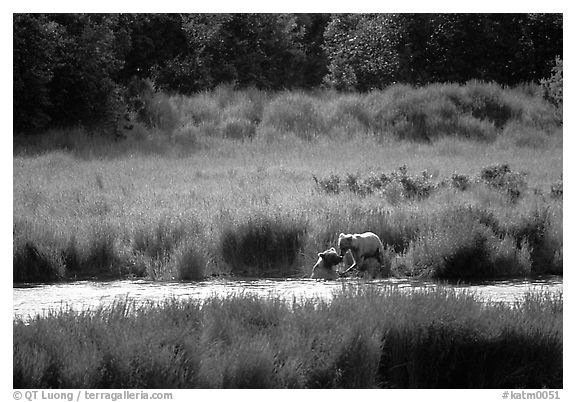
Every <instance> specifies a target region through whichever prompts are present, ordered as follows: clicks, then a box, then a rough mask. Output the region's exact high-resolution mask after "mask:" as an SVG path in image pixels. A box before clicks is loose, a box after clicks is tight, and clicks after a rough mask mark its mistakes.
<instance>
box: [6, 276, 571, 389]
mask: <svg viewBox="0 0 576 402" xmlns="http://www.w3.org/2000/svg"><path fill="white" fill-rule="evenodd" d="M562 317H563V314H562V294H561V293H560V294H550V293H544V292H539V293H533V292H531V293H529V294H528V295H527V296H526V298H525V299H523V300H518V301H517V302H516V303H514V305H513V306H509V305H506V304H501V303H498V304H496V303H483V302H482V301H481V300H480V299H478V298H477V297H476V296H474V295H473V294H470V293H463V292H457V291H455V290H447V289H445V288H442V287H437V288H434V289H429V290H413V291H411V290H409V289H398V288H397V287H391V286H390V287H381V286H379V287H376V286H346V287H344V288H342V289H341V290H338V291H336V292H335V293H334V295H333V298H332V301H331V302H325V301H321V300H315V301H314V302H310V301H309V300H294V301H290V302H288V303H286V302H285V301H283V300H282V299H281V298H279V297H276V296H272V297H267V298H258V297H255V296H254V295H250V294H236V295H231V296H226V297H217V296H213V297H208V298H206V299H204V300H184V299H180V300H174V299H173V300H166V301H164V302H161V303H160V302H159V303H156V302H155V303H147V304H143V305H136V304H135V303H133V302H131V301H129V300H124V301H120V302H117V303H115V304H114V305H112V306H111V307H106V308H97V309H94V310H92V311H88V312H79V311H67V310H62V311H58V312H52V313H49V314H48V315H47V316H46V317H40V316H38V317H35V318H32V319H31V320H29V321H28V322H24V321H23V320H20V319H16V320H15V321H14V323H13V338H14V345H13V386H14V388H19V389H20V388H75V387H78V388H79V387H82V388H132V387H134V388H146V387H154V388H163V387H170V388H196V387H198V388H224V387H233V388H241V387H262V388H264V387H270V388H281V387H291V388H313V387H323V388H328V387H338V388H343V387H344V388H347V387H350V388H372V387H394V388H398V387H400V388H415V387H423V388H448V387H449V388H524V387H529V388H561V387H562V384H563V383H562V322H563V320H562Z"/></svg>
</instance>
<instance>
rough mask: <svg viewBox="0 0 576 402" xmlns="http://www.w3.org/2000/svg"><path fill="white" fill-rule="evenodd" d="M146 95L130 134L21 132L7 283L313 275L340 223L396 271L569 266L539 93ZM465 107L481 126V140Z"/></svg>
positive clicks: (435, 90)
mask: <svg viewBox="0 0 576 402" xmlns="http://www.w3.org/2000/svg"><path fill="white" fill-rule="evenodd" d="M150 96H152V98H153V99H148V101H147V102H148V103H147V105H146V108H144V109H143V111H142V113H143V115H142V116H141V120H140V121H138V122H136V123H135V127H134V129H133V130H132V131H131V132H129V133H127V138H126V139H125V140H121V141H115V140H112V139H106V138H104V137H102V136H98V135H94V134H95V133H88V132H86V131H85V130H83V129H81V128H76V129H69V130H55V131H52V132H49V133H46V134H45V135H42V136H40V137H37V138H35V139H27V138H20V137H15V145H14V160H13V171H14V196H13V197H14V198H13V203H14V211H13V216H14V223H13V233H14V243H13V277H14V280H15V281H18V282H27V281H49V280H59V279H74V278H81V277H125V276H129V275H132V276H146V277H149V278H153V279H159V280H162V279H184V278H189V279H193V278H194V279H199V278H203V277H207V276H210V275H219V274H230V273H234V274H238V275H250V276H272V275H276V276H277V275H282V276H288V275H290V276H292V275H295V276H308V275H309V274H310V270H311V267H312V266H313V264H314V262H315V260H316V253H318V252H319V251H322V250H325V249H327V248H329V247H330V246H334V245H336V239H337V236H338V234H339V233H340V232H345V233H355V232H364V231H368V230H370V231H373V232H375V233H376V234H378V235H379V236H380V237H381V239H382V240H383V242H384V243H385V244H386V245H387V246H388V249H389V250H390V252H391V253H392V254H390V258H391V264H392V267H393V272H394V274H396V275H429V276H432V277H450V278H465V277H480V276H483V277H486V276H487V277H494V276H514V275H526V274H541V273H556V274H558V273H559V274H561V273H562V271H563V268H562V251H563V237H562V125H561V119H560V120H559V119H558V116H557V113H556V110H555V109H554V107H552V106H551V105H550V104H548V103H546V102H545V101H544V100H542V99H541V98H538V97H537V96H534V95H528V94H527V93H526V92H525V91H524V92H522V91H520V90H516V89H510V88H502V87H499V86H497V85H493V84H482V83H478V82H473V83H469V84H466V85H455V84H445V85H440V84H435V85H429V86H426V87H423V88H412V87H409V86H402V85H397V86H393V87H391V88H388V89H387V90H383V91H374V92H370V93H365V94H359V93H357V94H350V93H348V94H343V93H338V92H334V91H316V92H311V93H304V92H298V91H293V92H282V93H269V92H264V91H259V90H256V89H247V90H243V91H234V90H233V89H232V88H231V87H229V86H222V87H219V88H217V89H216V90H214V91H212V92H203V93H200V94H197V95H194V96H191V97H184V96H179V95H178V96H177V95H166V94H152V95H150ZM416 115H418V116H420V117H419V118H418V119H420V120H418V119H416V117H414V116H416ZM414 119H416V120H414ZM462 119H464V120H466V119H473V120H478V123H477V124H479V125H480V126H482V127H484V126H486V127H489V130H488V131H487V132H486V133H484V134H482V133H480V134H479V136H480V137H482V138H483V139H482V140H481V141H477V140H473V139H472V137H474V136H470V135H466V132H465V131H462V132H460V131H459V128H458V127H460V126H461V122H460V123H459V121H460V120H462ZM417 120H418V121H420V123H421V124H420V123H418V121H417ZM470 121H472V120H470ZM451 122H454V125H453V126H451V125H450V124H452V123H451ZM419 124H420V125H419ZM474 124H476V123H474ZM459 125H460V126H459ZM480 126H478V127H480ZM406 130H408V131H406ZM425 136H426V137H427V138H428V140H429V141H427V140H426V139H425ZM524 136H526V137H524ZM521 138H525V139H526V142H523V141H520V139H521ZM459 222H466V223H467V224H470V225H471V226H470V227H471V228H473V230H471V231H469V230H467V229H466V228H464V227H463V226H462V224H459ZM260 245H262V246H260ZM476 257H479V258H476ZM480 257H481V258H480ZM476 260H478V261H480V262H479V265H477V267H476V268H475V269H473V270H471V269H469V268H465V267H466V266H469V265H470V264H468V262H467V261H476ZM442 261H449V264H448V266H446V264H444V262H442ZM467 270H468V271H467Z"/></svg>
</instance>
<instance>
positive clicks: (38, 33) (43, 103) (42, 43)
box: [13, 14, 63, 132]
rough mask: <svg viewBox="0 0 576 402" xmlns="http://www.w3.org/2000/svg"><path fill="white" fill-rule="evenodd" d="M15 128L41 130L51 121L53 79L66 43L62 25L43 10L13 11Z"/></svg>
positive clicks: (19, 130) (18, 129)
mask: <svg viewBox="0 0 576 402" xmlns="http://www.w3.org/2000/svg"><path fill="white" fill-rule="evenodd" d="M13 27H14V30H13V41H14V42H13V43H14V61H13V63H14V64H13V82H14V102H13V107H14V131H15V132H21V131H30V130H39V129H42V128H44V127H46V126H47V125H48V124H49V123H50V121H51V117H50V111H49V109H50V107H51V106H52V99H51V97H50V88H49V87H50V83H51V81H52V79H53V77H54V69H55V68H56V67H57V66H58V65H59V63H60V61H59V58H58V53H59V49H60V48H61V47H62V46H63V39H62V30H61V27H60V26H59V25H58V24H56V23H54V22H53V21H50V20H49V19H47V18H46V17H45V16H43V15H41V14H14V25H13Z"/></svg>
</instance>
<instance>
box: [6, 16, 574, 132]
mask: <svg viewBox="0 0 576 402" xmlns="http://www.w3.org/2000/svg"><path fill="white" fill-rule="evenodd" d="M562 23H563V19H562V14H14V16H13V56H14V58H13V60H14V61H13V81H14V100H13V107H14V132H15V133H22V132H39V131H41V130H44V129H46V128H48V127H61V126H70V125H79V124H82V125H85V126H91V125H98V124H100V123H102V122H104V121H114V120H115V119H118V116H119V115H121V114H123V113H125V111H126V110H127V108H129V106H130V102H129V98H130V97H131V96H132V97H134V96H137V93H138V90H139V89H138V88H141V83H142V82H143V80H148V82H152V83H153V85H154V87H155V88H156V89H158V90H163V91H166V92H178V93H182V94H191V93H195V92H198V91H202V90H209V89H212V88H214V87H215V86H217V85H219V84H221V83H234V85H236V86H237V87H239V88H242V87H250V86H253V87H257V88H260V89H269V90H282V89H294V88H304V89H311V88H318V87H332V88H336V89H339V90H357V91H368V90H371V89H378V88H384V87H386V86H388V85H390V84H393V83H397V82H402V83H408V84H412V85H425V84H428V83H432V82H466V81H469V80H471V79H478V80H483V81H494V82H497V83H500V84H503V85H516V84H520V83H525V82H539V81H541V80H542V79H545V78H548V77H550V74H551V72H552V69H553V68H554V67H555V66H556V68H558V62H559V63H560V68H561V58H562V33H563V30H562Z"/></svg>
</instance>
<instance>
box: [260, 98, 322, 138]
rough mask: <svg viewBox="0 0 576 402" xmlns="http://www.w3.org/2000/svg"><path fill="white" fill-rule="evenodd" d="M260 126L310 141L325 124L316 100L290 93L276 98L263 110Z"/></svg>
mask: <svg viewBox="0 0 576 402" xmlns="http://www.w3.org/2000/svg"><path fill="white" fill-rule="evenodd" d="M262 126H263V128H269V129H274V130H278V131H281V132H282V131H283V132H291V133H294V134H296V135H297V136H298V137H301V138H304V139H312V138H314V137H315V136H316V135H317V134H319V133H321V132H322V131H323V130H324V126H325V124H324V118H323V116H322V114H321V113H320V111H319V110H318V107H317V101H316V99H314V98H313V97H311V96H309V95H305V94H303V93H298V92H292V93H288V94H285V95H280V96H278V97H277V98H276V99H274V100H272V101H271V102H270V103H269V104H268V105H267V106H266V107H265V108H264V111H263V116H262Z"/></svg>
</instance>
